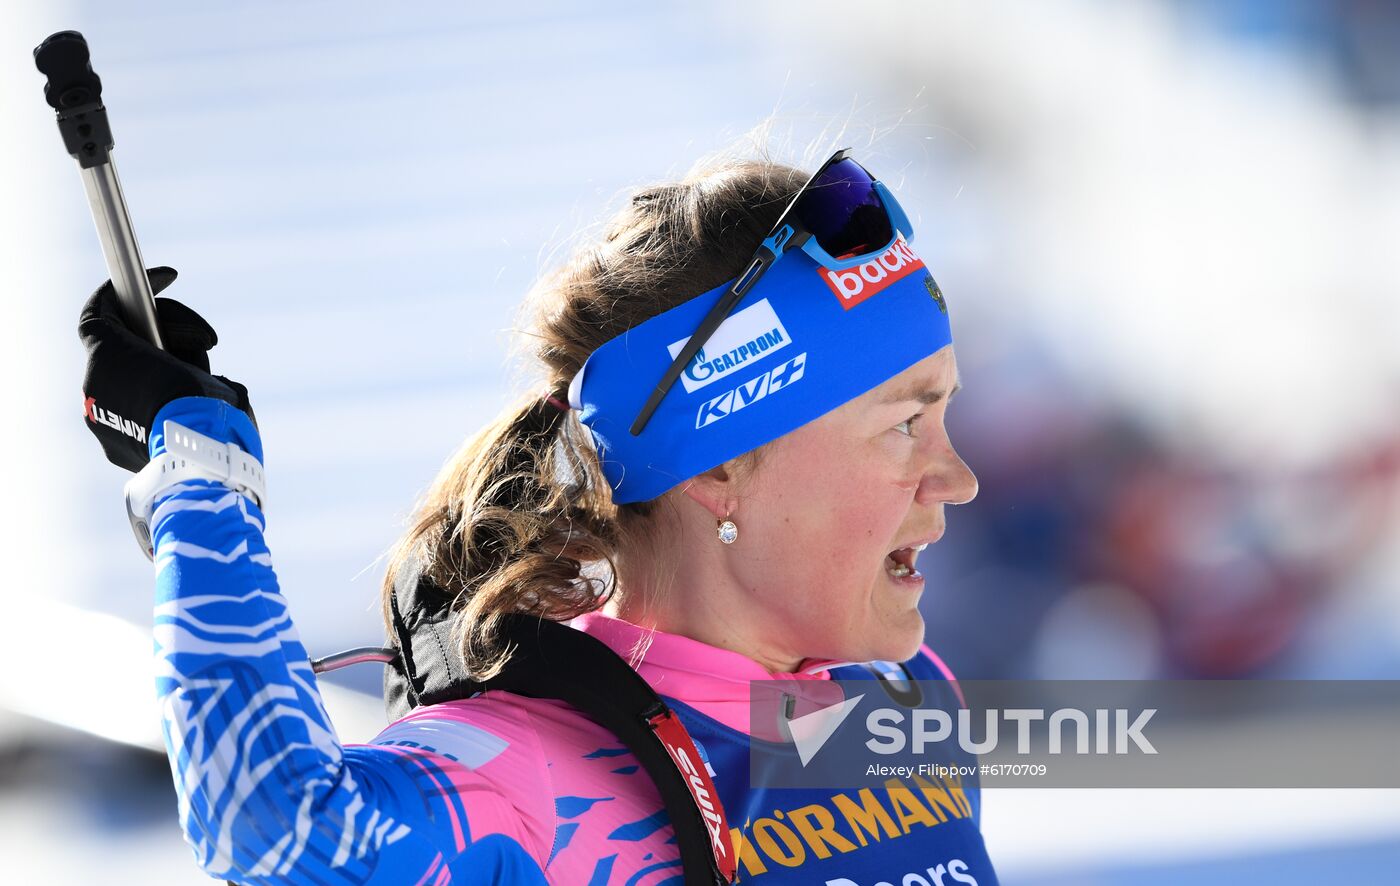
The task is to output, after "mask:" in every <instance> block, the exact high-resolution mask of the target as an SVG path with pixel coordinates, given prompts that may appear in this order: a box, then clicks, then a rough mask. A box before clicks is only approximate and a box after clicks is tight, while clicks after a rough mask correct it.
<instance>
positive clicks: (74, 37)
mask: <svg viewBox="0 0 1400 886" xmlns="http://www.w3.org/2000/svg"><path fill="white" fill-rule="evenodd" d="M34 64H35V65H36V66H37V67H38V68H39V72H40V73H42V74H43V75H44V76H45V77H47V78H48V80H47V81H46V82H45V83H44V99H45V100H46V101H47V102H48V103H49V107H51V108H53V109H54V110H55V111H57V112H58V129H59V132H61V133H62V134H63V145H64V147H66V148H67V149H68V153H69V154H72V155H73V157H74V158H76V159H77V161H78V165H79V166H81V167H83V168H84V169H90V168H92V167H93V166H97V165H99V164H102V163H106V162H107V161H108V153H109V152H110V151H111V150H112V127H111V125H110V124H109V123H108V122H107V109H106V108H105V107H103V106H102V80H101V78H99V77H98V76H97V74H96V72H94V71H93V70H92V56H91V54H90V53H89V52H88V45H87V40H85V39H84V38H83V35H82V34H79V33H78V32H77V31H59V32H58V33H56V34H50V35H49V37H48V38H47V39H46V40H44V42H43V43H40V44H39V45H38V46H36V47H35V48H34Z"/></svg>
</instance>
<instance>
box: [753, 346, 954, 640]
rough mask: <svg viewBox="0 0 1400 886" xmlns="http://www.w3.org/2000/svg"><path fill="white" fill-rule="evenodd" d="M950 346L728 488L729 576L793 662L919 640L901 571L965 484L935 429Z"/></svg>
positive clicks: (944, 400)
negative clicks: (732, 503)
mask: <svg viewBox="0 0 1400 886" xmlns="http://www.w3.org/2000/svg"><path fill="white" fill-rule="evenodd" d="M957 387H958V369H957V361H956V360H955V359H954V356H953V349H952V347H951V346H949V347H946V348H944V349H943V350H941V351H939V352H938V353H936V354H934V355H933V356H931V357H927V358H925V359H924V360H922V361H920V362H919V363H916V364H914V365H913V366H911V367H909V368H908V369H907V370H905V371H904V372H902V373H900V374H899V375H897V376H895V377H894V378H892V379H890V380H889V381H887V382H885V383H884V384H882V385H880V386H879V387H877V388H875V389H873V390H871V391H868V392H867V393H865V394H863V395H862V396H860V397H858V398H856V399H855V400H852V401H850V402H849V403H846V404H845V405H843V406H841V407H840V408H838V409H836V410H834V411H832V412H830V413H828V414H826V415H825V416H823V417H821V418H819V419H817V420H816V421H814V422H811V423H810V424H807V425H805V426H803V427H801V428H799V429H798V430H796V431H793V432H792V433H789V434H787V435H786V436H784V437H782V438H780V439H778V440H775V441H774V442H773V443H770V444H769V445H768V446H767V447H765V449H764V450H763V452H762V457H761V458H760V460H759V462H758V464H757V466H756V467H755V468H754V469H753V471H752V472H751V473H749V474H748V475H747V476H745V477H743V479H742V481H741V482H740V484H739V485H738V487H737V490H736V492H737V506H736V507H735V509H734V520H735V522H736V523H737V524H738V525H739V527H740V533H741V535H740V539H739V541H738V543H737V544H735V546H734V547H733V548H731V549H730V552H729V553H730V555H731V557H732V559H731V563H730V566H731V568H732V569H733V571H734V574H735V576H736V577H737V578H738V579H739V580H740V581H741V582H742V583H743V585H744V587H745V590H746V592H747V593H746V598H747V599H748V600H751V601H752V602H753V603H754V604H755V608H756V610H757V611H756V612H754V613H751V614H752V615H754V616H757V617H759V618H763V619H764V620H765V621H767V622H768V624H767V625H765V627H766V628H767V629H768V630H767V631H766V632H765V633H767V634H768V636H770V637H773V638H774V639H775V640H776V639H778V638H779V637H782V640H780V641H779V642H780V643H781V644H782V645H783V646H786V647H788V648H787V649H783V650H775V651H777V652H780V653H782V652H786V653H791V654H794V655H796V656H797V657H815V658H833V659H840V660H844V661H869V660H877V659H881V660H893V661H903V660H905V659H908V658H910V657H912V656H913V655H914V654H915V653H916V652H917V651H918V648H919V644H920V643H921V642H922V641H923V637H924V621H923V617H922V616H921V615H920V614H919V608H918V603H919V598H920V596H921V595H922V594H923V591H924V579H923V576H921V575H920V574H919V573H918V572H917V571H913V569H912V567H913V564H914V560H915V558H916V557H917V553H918V550H919V549H920V547H921V546H923V545H927V544H932V543H934V542H936V541H938V539H939V538H940V537H941V536H942V535H943V529H944V526H945V520H946V517H945V514H944V506H945V505H948V504H962V503H963V502H967V501H971V500H972V498H973V497H974V496H975V495H976V494H977V478H976V477H974V476H973V474H972V471H971V470H969V469H968V467H967V465H966V464H964V463H963V461H962V459H961V458H959V457H958V454H957V453H956V452H955V451H954V450H953V445H952V443H951V442H950V441H949V439H948V433H947V430H946V429H945V428H944V423H943V422H944V415H945V413H946V412H947V409H948V401H949V399H950V398H951V397H952V395H953V393H954V392H955V391H956V390H957Z"/></svg>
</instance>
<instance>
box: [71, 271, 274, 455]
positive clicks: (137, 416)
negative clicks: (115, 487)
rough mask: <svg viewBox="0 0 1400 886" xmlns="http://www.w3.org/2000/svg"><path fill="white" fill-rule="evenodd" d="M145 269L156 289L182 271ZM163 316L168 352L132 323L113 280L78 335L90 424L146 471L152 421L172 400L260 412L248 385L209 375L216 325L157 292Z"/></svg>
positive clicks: (106, 444) (110, 448)
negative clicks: (211, 400)
mask: <svg viewBox="0 0 1400 886" xmlns="http://www.w3.org/2000/svg"><path fill="white" fill-rule="evenodd" d="M146 274H147V276H148V277H150V280H151V289H152V290H153V291H154V292H160V291H161V290H163V289H165V288H166V287H167V286H169V285H170V284H171V283H173V282H175V277H176V276H177V274H176V271H175V269H174V268H151V269H150V270H149V271H147V272H146ZM156 317H157V321H158V322H159V323H160V334H161V338H162V339H163V340H164V342H165V347H166V348H167V349H168V350H165V351H162V350H161V349H160V348H157V347H156V346H155V345H153V344H151V343H149V342H147V341H146V340H145V339H144V338H142V337H141V336H140V335H137V334H136V333H134V332H132V331H131V329H129V328H128V327H127V325H126V320H125V318H124V317H123V315H122V310H121V303H120V302H119V301H117V293H116V290H114V289H113V288H112V284H111V282H110V281H109V282H107V283H104V284H103V285H102V288H100V289H98V290H97V291H96V292H94V293H93V294H92V298H90V299H88V301H87V304H85V305H83V312H82V314H81V316H80V317H79V318H78V337H79V338H81V339H82V342H83V347H85V348H87V353H88V359H87V372H86V374H85V375H84V376H83V412H84V413H85V415H86V419H87V426H88V429H89V430H91V431H92V432H93V434H95V435H96V436H97V441H98V442H99V443H101V444H102V450H103V451H104V452H105V453H106V454H107V460H108V461H110V462H111V463H112V464H114V465H116V466H117V467H121V468H126V469H127V470H128V471H139V470H141V468H143V467H145V465H146V463H147V462H149V461H150V460H151V459H150V455H149V449H148V444H147V440H148V439H149V438H150V433H151V421H152V420H153V419H154V418H155V417H156V413H157V412H159V411H160V409H161V407H163V406H164V405H165V404H167V403H169V402H170V401H171V400H176V399H179V398H180V397H217V398H218V399H220V400H223V401H225V402H226V403H231V404H233V405H234V406H237V407H238V408H239V409H241V410H243V411H244V412H246V413H247V414H248V417H249V418H253V407H252V406H250V405H249V404H248V389H247V388H245V387H243V386H242V385H240V384H239V383H238V382H236V381H230V380H229V379H227V378H224V377H223V376H221V375H210V374H209V353H208V352H209V349H210V348H212V347H214V345H216V344H218V342H219V336H218V333H216V332H214V329H213V327H212V326H210V325H209V324H208V323H206V322H204V318H203V317H201V316H199V315H198V314H196V313H195V312H194V311H192V310H191V309H189V308H187V307H185V306H184V305H182V304H180V303H179V302H177V301H175V300H174V299H169V298H158V299H156ZM256 422H257V420H256V419H254V424H255V425H256Z"/></svg>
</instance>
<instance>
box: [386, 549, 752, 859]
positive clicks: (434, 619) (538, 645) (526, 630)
mask: <svg viewBox="0 0 1400 886" xmlns="http://www.w3.org/2000/svg"><path fill="white" fill-rule="evenodd" d="M443 599H444V595H443V594H441V593H440V592H437V590H436V589H435V588H433V587H432V586H431V585H429V584H427V583H426V582H425V581H424V580H423V579H422V576H421V573H420V571H419V570H418V569H417V567H415V566H413V565H412V564H410V565H409V566H408V567H406V568H405V570H404V571H402V572H401V573H400V574H399V576H398V577H397V580H396V581H395V593H394V599H393V600H391V611H390V615H391V619H392V623H393V629H394V633H395V638H394V639H395V641H396V644H397V646H398V648H399V650H400V659H399V661H396V662H395V663H394V665H393V666H392V667H390V668H388V669H386V670H385V676H384V688H385V693H384V697H385V705H386V707H387V708H388V711H389V716H390V717H391V718H392V719H398V718H399V717H401V716H403V714H405V713H407V712H408V711H409V710H411V709H412V708H414V707H417V706H418V705H422V704H437V703H440V702H443V701H450V700H453V699H459V698H469V697H471V696H472V695H475V694H476V693H478V692H482V691H485V690H487V689H500V690H505V691H507V692H514V693H516V694H518V695H525V696H529V697H531V698H553V699H559V700H561V701H564V702H567V703H568V704H570V705H572V706H573V707H575V708H577V709H578V710H579V711H581V712H582V713H584V714H586V715H587V716H588V717H590V718H591V719H592V720H594V721H595V722H597V723H598V724H599V725H600V726H602V727H604V728H605V729H607V730H609V731H610V732H612V733H613V734H614V735H616V736H617V737H618V739H619V740H621V741H622V743H623V744H625V745H626V746H627V747H628V749H629V750H631V751H632V753H633V754H635V755H636V757H637V762H639V763H640V764H641V765H642V767H643V768H645V769H646V771H647V773H648V774H649V775H650V776H651V778H652V781H654V782H655V783H656V786H657V789H658V790H659V791H660V792H661V799H662V801H663V802H664V803H665V805H666V812H667V813H668V814H669V815H670V818H671V824H672V827H673V828H674V829H675V832H676V843H677V844H678V847H679V849H680V854H681V861H682V865H683V871H684V874H685V882H686V884H687V886H716V884H728V883H731V882H733V879H734V874H735V870H736V864H735V862H736V859H735V857H734V847H733V844H732V841H731V840H730V838H729V825H728V823H727V822H726V820H725V817H724V810H723V807H722V806H721V804H720V800H719V794H718V792H717V791H716V790H715V786H714V783H713V782H712V781H711V780H710V777H709V774H708V773H707V772H706V771H705V768H704V764H703V763H702V762H701V761H700V757H699V753H698V752H697V751H696V749H695V745H694V742H692V741H691V739H690V736H689V735H688V734H687V733H686V731H685V728H684V727H683V726H682V725H681V722H680V720H679V719H678V718H677V717H676V716H675V714H674V713H673V712H672V711H671V710H670V708H669V707H667V705H666V703H665V702H664V701H662V700H661V697H660V696H658V695H657V694H656V692H655V691H653V690H652V688H651V686H649V685H648V684H647V682H646V681H645V680H643V679H642V677H641V675H639V674H638V673H637V672H636V671H634V670H633V669H632V668H631V667H629V666H628V664H627V662H625V661H623V660H622V659H621V658H620V657H619V656H618V655H617V653H615V652H613V651H612V650H611V649H609V648H608V647H607V645H606V644H604V643H603V642H602V641H600V640H598V639H597V638H595V637H591V636H589V635H588V634H585V633H583V632H582V631H578V630H575V629H573V628H571V627H569V626H567V625H563V624H559V623H557V622H552V621H547V620H544V619H540V618H535V617H533V616H527V615H515V616H510V617H508V618H507V619H505V621H504V623H503V625H502V633H503V638H504V639H506V640H507V641H508V642H509V643H510V644H511V645H512V646H513V647H514V651H513V652H512V653H511V656H510V659H509V661H508V662H507V664H506V666H505V668H504V669H503V670H502V672H501V674H500V675H498V676H497V677H495V678H493V679H491V680H487V681H484V682H478V681H475V680H471V679H469V678H468V677H467V676H466V675H465V674H463V673H462V671H461V667H460V665H459V664H458V663H457V660H456V656H455V655H452V654H450V650H452V649H453V648H454V647H453V643H452V641H451V635H452V617H453V615H454V613H452V612H451V611H450V609H449V607H447V606H446V605H444V604H443V603H442V602H441V601H442V600H443Z"/></svg>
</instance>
